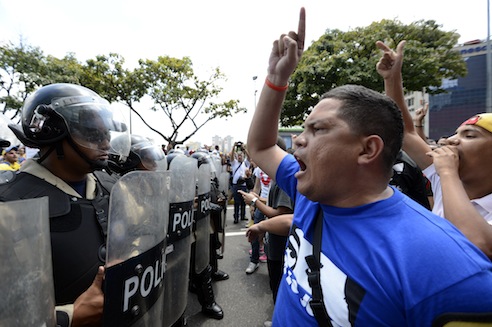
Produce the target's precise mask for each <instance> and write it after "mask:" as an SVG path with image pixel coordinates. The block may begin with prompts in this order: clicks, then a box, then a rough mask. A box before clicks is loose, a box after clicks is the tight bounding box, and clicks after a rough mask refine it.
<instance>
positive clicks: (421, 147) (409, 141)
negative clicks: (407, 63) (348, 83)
mask: <svg viewBox="0 0 492 327" xmlns="http://www.w3.org/2000/svg"><path fill="white" fill-rule="evenodd" d="M376 46H377V47H378V48H379V49H381V50H382V51H383V56H382V57H381V59H380V60H379V62H378V63H377V66H376V70H377V72H378V73H379V75H381V76H382V77H383V79H384V90H385V92H386V95H387V96H389V97H390V98H391V99H393V101H395V103H396V104H397V105H398V107H399V108H400V111H401V113H402V117H403V123H404V139H403V150H405V152H407V153H408V155H409V156H410V157H411V158H412V159H413V160H414V161H415V162H416V163H417V165H418V166H419V167H420V169H422V170H423V169H425V168H427V167H428V166H430V165H431V164H432V158H430V157H429V156H427V155H426V154H427V152H429V151H430V150H431V148H430V146H429V145H428V144H427V142H426V141H425V140H424V139H422V137H421V136H420V135H419V134H418V133H417V132H416V130H415V126H414V123H413V118H412V115H411V114H410V111H409V110H408V107H407V104H406V101H405V96H404V93H403V79H402V73H401V67H402V64H403V49H404V47H405V41H401V42H400V43H399V44H398V46H397V49H396V51H393V50H391V49H390V48H389V47H387V46H386V45H385V44H384V43H383V42H381V41H377V42H376Z"/></svg>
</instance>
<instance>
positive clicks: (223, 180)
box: [218, 171, 231, 253]
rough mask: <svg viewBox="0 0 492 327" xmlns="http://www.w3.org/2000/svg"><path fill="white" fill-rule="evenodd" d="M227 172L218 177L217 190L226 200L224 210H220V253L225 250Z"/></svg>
mask: <svg viewBox="0 0 492 327" xmlns="http://www.w3.org/2000/svg"><path fill="white" fill-rule="evenodd" d="M230 176H231V174H229V173H228V172H227V171H225V172H222V173H221V174H220V177H219V191H220V192H221V193H223V194H224V197H225V198H226V200H225V201H224V208H223V209H224V210H223V212H222V224H221V226H220V227H221V228H219V230H218V231H219V239H220V253H224V251H225V228H226V221H227V219H226V218H227V196H228V191H229V177H230Z"/></svg>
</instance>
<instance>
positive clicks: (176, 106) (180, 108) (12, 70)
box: [0, 42, 246, 144]
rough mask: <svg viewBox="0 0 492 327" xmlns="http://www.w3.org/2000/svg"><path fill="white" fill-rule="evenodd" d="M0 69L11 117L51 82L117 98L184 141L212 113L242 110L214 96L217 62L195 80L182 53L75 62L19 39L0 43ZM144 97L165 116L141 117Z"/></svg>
mask: <svg viewBox="0 0 492 327" xmlns="http://www.w3.org/2000/svg"><path fill="white" fill-rule="evenodd" d="M0 69H1V71H2V73H1V74H0V103H1V104H3V105H4V107H3V110H2V112H3V113H6V112H10V113H11V118H12V117H16V116H18V114H19V110H20V108H21V107H22V103H23V102H24V100H25V99H26V98H27V96H28V95H29V94H31V93H33V92H34V91H35V90H36V89H37V88H39V87H41V86H43V85H47V84H51V83H74V84H80V85H84V86H86V87H88V88H90V89H92V90H94V91H95V92H97V93H98V94H99V95H101V96H102V97H103V98H105V99H107V100H108V101H110V102H121V103H123V104H125V105H127V106H128V107H129V108H130V109H131V110H132V111H133V112H135V113H136V114H137V116H138V117H140V118H141V119H142V121H143V122H144V124H146V125H147V127H149V128H150V129H151V130H153V131H154V132H156V133H158V134H160V135H161V136H162V137H163V138H164V139H165V140H166V141H168V142H169V143H174V144H176V143H178V144H179V143H184V142H185V141H186V140H188V139H189V138H190V137H191V136H192V135H194V134H195V133H196V132H197V131H198V130H199V129H200V128H201V127H203V126H204V125H205V124H206V123H207V122H209V121H211V120H213V119H216V118H227V117H231V116H232V115H234V114H237V113H240V112H246V108H243V107H240V106H239V101H238V100H227V101H224V102H219V101H218V98H219V96H220V93H221V91H222V87H221V82H223V81H225V75H224V74H223V73H222V72H221V71H220V70H219V68H215V69H214V70H213V71H212V73H211V74H210V76H209V77H208V78H207V79H205V80H201V79H199V78H198V76H197V75H195V72H194V71H193V64H192V62H191V59H190V58H188V57H184V58H182V59H179V58H172V57H169V56H159V57H158V58H157V59H156V60H150V59H145V60H144V59H141V60H139V61H138V66H137V67H136V68H134V69H133V70H130V69H127V68H125V60H124V58H123V57H122V56H120V55H119V54H116V53H110V54H109V55H98V56H96V58H94V59H89V60H87V61H86V62H85V63H81V62H79V61H78V60H77V59H76V57H75V55H74V54H67V55H66V56H65V57H64V58H62V59H59V58H56V57H53V56H45V55H44V54H43V52H42V51H41V50H40V49H39V48H36V47H32V46H29V45H25V44H22V42H21V44H20V45H14V44H13V43H9V44H6V45H5V46H2V47H0ZM148 98H150V100H151V103H152V105H151V106H150V108H149V106H147V107H146V108H145V109H143V110H148V109H150V110H154V111H162V112H163V113H164V116H166V117H167V121H165V122H159V123H158V124H156V125H157V126H152V125H151V124H150V123H148V122H146V121H145V120H144V118H143V115H142V114H143V110H142V109H137V108H138V107H140V105H141V102H142V100H143V99H146V101H145V103H148ZM162 125H170V126H171V129H168V128H167V129H166V134H164V133H163V132H161V131H160V130H158V128H161V126H162ZM186 127H188V128H186ZM185 128H186V130H187V131H186V134H185V135H183V134H184V132H183V131H184V129H185ZM190 130H191V132H190Z"/></svg>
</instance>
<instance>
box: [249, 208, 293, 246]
mask: <svg viewBox="0 0 492 327" xmlns="http://www.w3.org/2000/svg"><path fill="white" fill-rule="evenodd" d="M293 217H294V215H293V214H283V215H279V216H275V217H272V218H269V219H266V220H263V221H260V222H259V223H257V224H254V225H253V226H251V227H250V228H248V230H247V231H246V236H247V237H248V241H250V242H251V241H252V240H254V239H255V238H257V237H259V236H260V235H264V234H265V233H266V232H268V233H272V234H275V235H280V236H289V232H290V226H291V225H292V219H293Z"/></svg>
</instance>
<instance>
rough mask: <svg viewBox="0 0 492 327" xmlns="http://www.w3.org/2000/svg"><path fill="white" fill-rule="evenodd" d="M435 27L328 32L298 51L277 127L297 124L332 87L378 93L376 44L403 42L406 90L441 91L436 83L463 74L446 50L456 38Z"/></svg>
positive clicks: (387, 25)
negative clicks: (300, 53) (354, 86)
mask: <svg viewBox="0 0 492 327" xmlns="http://www.w3.org/2000/svg"><path fill="white" fill-rule="evenodd" d="M440 27H441V26H440V25H438V24H437V23H436V22H435V21H432V20H428V21H423V20H421V21H416V22H413V23H411V24H409V25H404V24H402V23H401V22H399V21H398V20H382V21H380V22H374V23H372V24H371V25H369V26H367V27H358V28H355V29H353V30H351V31H348V32H342V31H340V30H329V29H328V30H327V31H326V33H325V34H324V35H323V36H321V37H320V38H319V39H318V40H317V41H315V42H313V44H311V46H310V47H309V48H308V49H307V50H306V51H305V52H304V54H303V57H302V58H301V61H300V62H299V65H298V67H297V69H296V71H295V72H294V74H293V75H292V77H291V81H290V86H289V91H288V93H287V97H286V101H285V104H284V110H283V112H282V115H281V124H282V125H283V126H296V125H301V124H302V122H303V120H304V118H305V117H306V116H307V115H308V114H309V112H310V111H311V110H312V108H313V107H314V106H315V105H316V103H317V102H318V100H319V97H320V96H321V95H322V94H323V93H324V92H326V91H328V90H330V89H331V88H334V87H336V86H340V85H345V84H359V85H364V86H366V87H369V88H371V89H374V90H377V91H380V92H382V91H383V81H382V79H381V78H380V76H379V75H378V73H377V72H376V64H377V62H378V60H379V58H380V57H381V52H380V50H379V49H377V48H376V46H375V43H376V41H378V40H381V41H384V42H385V43H386V44H387V45H389V46H390V47H392V48H395V47H396V45H398V43H399V42H400V41H402V40H407V44H406V46H405V60H404V63H403V80H404V84H405V88H406V90H407V91H421V90H422V89H423V88H425V89H426V91H427V92H429V93H439V92H442V91H443V90H442V89H441V88H440V86H441V80H442V79H443V78H457V77H458V76H464V75H466V65H465V63H464V61H463V59H462V58H461V56H460V54H459V53H458V52H456V51H454V50H452V49H453V47H454V46H455V45H456V44H457V42H458V38H459V35H458V34H457V33H455V32H454V31H451V32H445V31H442V30H441V29H440Z"/></svg>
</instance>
